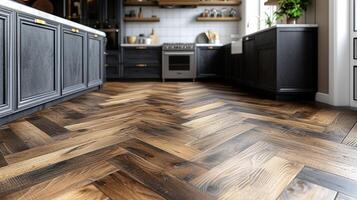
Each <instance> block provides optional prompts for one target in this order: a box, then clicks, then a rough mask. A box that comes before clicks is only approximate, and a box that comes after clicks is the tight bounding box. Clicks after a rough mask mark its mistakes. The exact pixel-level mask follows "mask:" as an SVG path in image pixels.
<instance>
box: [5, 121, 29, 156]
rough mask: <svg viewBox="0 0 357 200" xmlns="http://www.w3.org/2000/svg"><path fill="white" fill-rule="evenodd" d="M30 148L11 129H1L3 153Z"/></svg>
mask: <svg viewBox="0 0 357 200" xmlns="http://www.w3.org/2000/svg"><path fill="white" fill-rule="evenodd" d="M27 149H29V147H28V146H26V144H25V143H24V142H23V141H22V140H21V139H20V138H19V137H18V136H17V135H16V134H15V133H14V132H12V131H11V129H9V128H6V129H0V151H1V152H2V153H3V155H8V154H11V153H17V152H21V151H25V150H27Z"/></svg>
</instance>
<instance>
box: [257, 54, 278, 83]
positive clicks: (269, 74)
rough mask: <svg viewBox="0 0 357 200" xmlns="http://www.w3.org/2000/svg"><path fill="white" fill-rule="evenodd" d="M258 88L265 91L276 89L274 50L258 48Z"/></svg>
mask: <svg viewBox="0 0 357 200" xmlns="http://www.w3.org/2000/svg"><path fill="white" fill-rule="evenodd" d="M258 62H259V64H258V82H259V87H260V88H263V89H267V90H275V88H276V48H275V47H273V48H258Z"/></svg>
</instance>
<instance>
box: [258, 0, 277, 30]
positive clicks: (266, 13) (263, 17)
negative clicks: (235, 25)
mask: <svg viewBox="0 0 357 200" xmlns="http://www.w3.org/2000/svg"><path fill="white" fill-rule="evenodd" d="M259 1H260V3H259V5H260V8H259V10H260V13H259V16H260V23H259V29H260V30H262V29H265V28H269V25H268V24H267V23H266V22H267V20H268V18H270V19H271V20H272V22H273V25H274V24H276V20H275V19H274V13H275V11H276V6H271V5H264V3H265V2H266V1H267V0H259Z"/></svg>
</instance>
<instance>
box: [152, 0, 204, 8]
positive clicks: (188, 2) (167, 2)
mask: <svg viewBox="0 0 357 200" xmlns="http://www.w3.org/2000/svg"><path fill="white" fill-rule="evenodd" d="M199 3H200V0H159V6H161V7H164V8H177V7H180V8H182V7H183V8H185V7H197V6H198V4H199Z"/></svg>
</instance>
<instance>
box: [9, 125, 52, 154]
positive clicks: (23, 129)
mask: <svg viewBox="0 0 357 200" xmlns="http://www.w3.org/2000/svg"><path fill="white" fill-rule="evenodd" d="M9 127H10V128H11V130H12V131H13V132H14V133H15V134H16V135H17V136H18V137H19V138H20V139H21V140H22V141H23V142H24V143H25V144H26V145H27V146H28V147H30V148H31V147H36V146H41V145H45V144H48V143H51V142H53V141H54V140H53V139H52V138H51V137H50V136H49V135H47V134H46V133H45V132H43V131H41V130H40V129H38V128H37V127H36V126H34V125H32V124H31V123H29V122H27V121H22V122H16V123H12V124H10V125H9Z"/></svg>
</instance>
